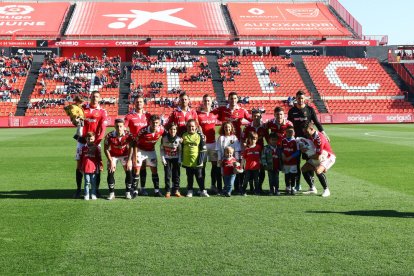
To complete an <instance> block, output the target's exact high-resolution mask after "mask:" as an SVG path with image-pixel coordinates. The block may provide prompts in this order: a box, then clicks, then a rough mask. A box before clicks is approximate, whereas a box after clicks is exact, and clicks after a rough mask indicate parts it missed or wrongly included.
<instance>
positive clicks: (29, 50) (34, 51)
mask: <svg viewBox="0 0 414 276" xmlns="http://www.w3.org/2000/svg"><path fill="white" fill-rule="evenodd" d="M11 52H12V54H13V55H15V54H18V55H23V54H25V55H45V54H57V53H58V48H12V49H11Z"/></svg>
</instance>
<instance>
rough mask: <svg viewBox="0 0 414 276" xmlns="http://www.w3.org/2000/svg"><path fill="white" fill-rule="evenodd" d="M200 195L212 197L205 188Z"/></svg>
mask: <svg viewBox="0 0 414 276" xmlns="http://www.w3.org/2000/svg"><path fill="white" fill-rule="evenodd" d="M200 196H201V197H210V196H209V195H208V193H207V190H203V191H202V192H201V193H200Z"/></svg>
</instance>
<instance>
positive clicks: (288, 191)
mask: <svg viewBox="0 0 414 276" xmlns="http://www.w3.org/2000/svg"><path fill="white" fill-rule="evenodd" d="M290 189H291V188H290V186H286V193H287V194H288V193H290Z"/></svg>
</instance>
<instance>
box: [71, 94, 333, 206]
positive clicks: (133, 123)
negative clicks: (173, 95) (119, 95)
mask: <svg viewBox="0 0 414 276" xmlns="http://www.w3.org/2000/svg"><path fill="white" fill-rule="evenodd" d="M94 95H98V96H99V93H94V94H93V95H92V98H91V105H92V106H95V108H96V109H97V110H99V106H96V105H95V104H94V99H93V98H94ZM237 99H238V97H237V94H236V93H230V95H229V98H228V102H229V104H228V105H227V106H224V107H220V108H218V109H215V110H211V103H212V99H211V97H210V96H208V95H205V96H204V97H203V105H202V106H201V108H200V109H199V110H198V111H197V112H196V111H195V110H193V109H191V108H189V106H188V104H189V98H188V96H187V95H186V94H181V95H180V102H179V107H178V108H177V109H176V110H174V111H173V112H172V114H171V115H170V116H169V118H168V123H167V125H166V128H167V129H169V130H170V131H169V132H171V131H172V132H174V129H176V130H175V131H176V135H173V133H169V134H168V135H165V136H164V138H163V142H162V143H161V146H162V150H161V153H164V154H163V156H162V161H163V164H164V166H166V167H168V170H167V171H166V174H165V175H166V179H165V180H166V184H167V183H168V184H167V185H166V187H167V189H166V196H167V197H168V196H170V195H171V192H170V189H169V181H170V180H171V177H172V181H173V184H174V187H175V188H174V189H173V194H175V195H177V196H179V191H177V188H176V187H177V185H178V184H179V183H177V174H178V173H179V172H178V173H177V170H179V169H178V168H179V167H177V164H179V163H181V162H182V159H180V158H181V154H177V152H176V151H177V147H175V148H174V146H173V145H174V143H175V144H176V146H177V145H178V144H180V143H179V142H178V141H181V142H183V140H185V139H181V138H176V137H181V136H183V135H184V132H185V131H186V130H187V134H188V133H191V130H190V129H189V128H188V127H189V126H188V122H189V121H190V120H191V122H192V123H193V124H194V127H195V128H196V129H195V130H194V131H195V133H200V134H201V133H202V135H198V136H199V137H201V139H196V140H197V142H198V146H200V145H201V144H202V147H200V148H199V150H198V151H194V152H190V153H191V154H193V155H194V154H195V152H198V153H197V155H200V156H197V157H194V156H193V159H194V158H195V159H197V165H196V166H195V167H197V170H192V171H191V170H190V171H189V170H188V169H187V168H186V171H187V175H189V174H191V175H193V176H195V177H196V180H197V181H198V182H199V184H200V182H202V183H201V184H202V185H200V188H201V195H204V196H208V194H207V192H206V191H205V189H204V179H205V161H207V157H208V160H209V161H211V162H212V171H211V184H212V190H213V191H214V192H221V191H222V177H221V174H222V171H223V170H224V168H223V167H222V165H223V160H224V159H225V158H224V149H225V144H227V146H232V143H235V141H236V140H237V141H238V142H239V143H240V148H243V149H244V148H248V147H249V144H248V143H250V141H251V138H249V137H250V133H255V134H257V136H258V137H257V138H258V141H257V144H258V145H259V146H260V148H261V149H263V146H264V142H263V140H264V139H266V140H267V142H268V143H269V138H270V135H269V131H270V133H274V136H275V138H276V148H278V149H279V150H278V151H277V154H278V157H282V154H281V151H280V149H281V143H282V140H283V138H284V137H285V135H286V129H287V128H289V127H290V126H292V125H293V124H292V123H290V122H289V121H287V120H286V119H285V118H284V112H283V109H281V108H275V118H274V119H273V120H270V121H268V122H266V123H264V124H263V123H262V122H261V114H260V113H259V112H258V111H253V112H252V116H250V115H249V113H248V112H247V111H246V110H245V109H243V108H241V107H239V106H238V105H237ZM306 107H307V105H306ZM305 115H306V114H305ZM243 119H246V120H248V121H251V123H250V124H249V125H247V126H246V127H245V129H244V131H243V132H242V130H241V125H242V120H243ZM217 120H220V121H225V122H231V125H232V126H234V134H232V135H233V136H234V139H233V140H231V139H230V140H229V139H226V138H225V137H224V138H223V137H220V138H219V140H218V141H217V143H216V140H215V126H216V123H217ZM303 121H304V122H305V120H303ZM87 122H90V121H89V120H88V119H86V120H85V125H86V126H87V125H88V124H87ZM118 122H119V121H118ZM148 122H149V124H148ZM102 125H105V124H102ZM125 127H127V128H129V131H130V133H129V132H127V131H125V129H124V128H125ZM197 128H198V130H197ZM224 129H225V127H224ZM87 130H89V131H90V130H91V127H86V128H85V129H84V135H83V136H86V133H87V132H88V131H87ZM101 131H102V127H101V129H99V128H96V132H97V133H98V134H100V133H101ZM194 131H193V132H194ZM222 131H224V130H222ZM92 132H93V131H92ZM164 132H165V131H164V128H163V127H162V126H160V125H159V118H158V117H157V116H150V114H148V113H146V112H145V111H144V99H143V98H142V97H138V98H137V99H136V101H135V109H134V110H133V111H132V112H130V113H129V114H128V115H127V116H126V117H125V124H124V123H123V122H122V123H119V124H118V123H117V124H116V125H115V130H114V131H112V132H110V133H109V134H108V135H107V136H106V138H105V155H106V157H107V159H108V186H109V190H110V195H109V199H113V198H114V196H115V195H114V185H115V180H114V175H113V174H114V172H115V168H116V163H117V162H118V161H121V162H122V164H123V166H124V169H125V172H126V178H125V182H126V185H127V187H126V188H127V193H126V197H127V198H133V197H135V196H136V195H138V192H140V193H141V194H142V195H146V194H147V192H146V190H145V185H143V183H145V179H144V181H142V178H143V174H142V172H144V171H145V167H146V166H149V167H150V169H151V173H152V181H153V184H154V192H155V195H156V196H161V195H162V194H161V191H160V189H159V177H158V172H157V163H156V159H157V158H156V155H155V148H154V147H155V144H156V142H157V141H158V139H159V138H161V137H162V136H163V135H164V134H165V133H164ZM128 133H129V134H128ZM321 135H323V134H321ZM128 136H131V138H125V137H128ZM198 136H194V137H193V138H197V137H198ZM99 137H100V136H99ZM99 137H98V139H96V141H97V145H99V141H100V139H99ZM132 137H135V139H133V138H132ZM174 137H175V138H174ZM182 138H184V136H183V137H182ZM171 139H172V140H171ZM220 139H221V140H220ZM249 139H250V140H249ZM129 140H131V141H132V140H135V143H134V145H135V146H134V147H130V146H129V143H130V142H131V141H129ZM190 142H191V143H193V142H194V141H190ZM120 143H123V144H120ZM191 143H190V144H191ZM218 143H220V146H219V145H218ZM164 144H165V145H169V146H170V147H169V148H168V147H165V148H163V145H164ZM204 144H205V145H204ZM127 148H128V152H127ZM129 149H130V150H129ZM164 149H168V150H167V151H165V150H164ZM204 151H205V153H204ZM165 152H167V154H165ZM233 152H234V150H233ZM184 153H185V151H184ZM170 154H172V156H169V155H170ZM235 154H236V155H238V152H237V151H236V153H235ZM332 155H333V153H332ZM166 156H167V158H166ZM204 156H205V157H204ZM235 157H237V156H235ZM200 158H201V160H200ZM169 159H171V160H173V159H177V160H174V162H170V161H171V160H169ZM296 159H297V160H298V161H296V162H297V163H300V159H298V158H296ZM243 160H244V161H246V159H243ZM175 161H176V162H175ZM258 164H259V168H258V172H260V173H259V175H260V178H259V180H258V183H255V185H254V186H255V187H254V192H256V193H261V192H262V189H261V186H262V183H263V180H264V172H265V166H264V165H263V164H264V162H262V165H260V162H258ZM203 165H204V166H203ZM244 165H245V166H246V165H247V164H246V163H245V164H244ZM200 166H201V168H200V169H199V168H198V167H200ZM248 171H249V170H248ZM140 172H141V173H140ZM292 173H295V176H296V179H299V177H298V175H299V174H300V173H299V171H298V170H296V172H295V170H293V169H292ZM246 174H247V176H248V177H247V178H246V179H245V181H244V180H243V177H242V176H240V177H238V178H239V179H237V180H236V185H235V188H236V190H237V191H238V192H242V193H245V185H246V183H247V182H249V180H252V179H254V177H253V178H251V177H250V173H249V172H247V173H246ZM317 174H318V173H317ZM144 177H145V175H144ZM178 177H179V175H178ZM96 178H97V181H99V176H97V177H96ZM140 178H141V181H140ZM167 178H168V179H167ZM318 178H319V176H318ZM191 179H192V177H191ZM272 179H274V177H272ZM305 179H306V180H307V182H308V184H310V190H309V192H316V191H315V190H316V189H315V188H314V185H313V182H312V178H311V181H308V177H307V176H305ZM325 179H326V177H325ZM273 181H275V180H273ZM138 182H141V188H140V189H139V190H138ZM190 182H191V180H190V178H189V183H190ZM250 182H252V181H250ZM296 182H298V181H296ZM98 183H99V182H98ZM242 184H243V185H242ZM270 184H271V185H270V187H274V186H275V185H274V183H270ZM322 184H324V183H322ZM97 186H98V187H99V184H98V185H97ZM252 186H253V185H251V189H253V187H252ZM323 186H324V188H325V190H327V185H323ZM296 189H297V190H298V183H296ZM227 190H228V189H227ZM276 192H277V191H275V190H273V193H276ZM328 192H329V190H328ZM77 193H79V194H80V189H79V186H78V191H77ZM191 195H192V194H191Z"/></svg>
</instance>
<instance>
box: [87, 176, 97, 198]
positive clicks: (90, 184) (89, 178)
mask: <svg viewBox="0 0 414 276" xmlns="http://www.w3.org/2000/svg"><path fill="white" fill-rule="evenodd" d="M96 175H97V174H96V173H85V195H89V187H91V188H92V194H93V195H96Z"/></svg>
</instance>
